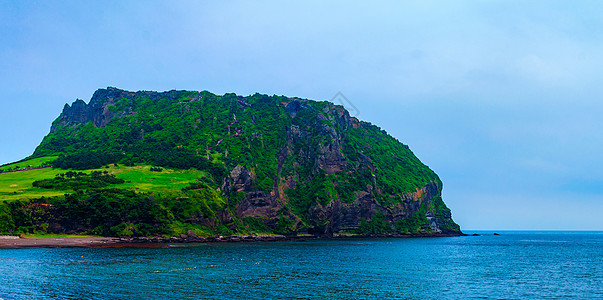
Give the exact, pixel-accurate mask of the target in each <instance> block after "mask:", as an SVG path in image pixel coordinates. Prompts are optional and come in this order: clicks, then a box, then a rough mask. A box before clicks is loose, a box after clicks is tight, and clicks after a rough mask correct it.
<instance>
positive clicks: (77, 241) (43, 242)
mask: <svg viewBox="0 0 603 300" xmlns="http://www.w3.org/2000/svg"><path fill="white" fill-rule="evenodd" d="M119 241H120V240H119V239H116V238H106V237H68V238H46V239H35V238H32V239H29V238H23V239H22V238H0V248H67V247H107V246H112V245H116V244H118V243H119Z"/></svg>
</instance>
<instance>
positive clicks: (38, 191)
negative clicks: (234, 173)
mask: <svg viewBox="0 0 603 300" xmlns="http://www.w3.org/2000/svg"><path fill="white" fill-rule="evenodd" d="M44 159H49V160H52V159H54V158H42V159H36V160H32V161H33V163H39V164H41V163H43V162H45V161H44ZM46 161H48V160H46ZM25 163H30V164H32V165H33V163H31V162H30V161H27V162H23V163H18V164H17V165H19V166H21V165H22V164H25ZM150 168H151V166H148V165H139V166H134V167H127V166H113V165H111V166H110V167H108V168H101V169H95V170H97V171H108V172H109V173H112V174H115V176H116V177H117V178H121V179H124V180H125V181H126V182H125V183H122V184H116V185H112V186H111V187H116V188H123V189H133V190H136V191H138V192H166V191H179V190H181V189H182V188H184V187H186V186H187V185H188V184H189V183H191V182H194V181H196V180H197V179H198V178H201V177H204V176H206V173H205V172H202V171H198V170H195V169H191V170H173V169H163V171H161V172H151V170H150ZM91 171H93V170H86V171H83V172H86V173H89V172H91ZM65 172H67V170H61V169H54V168H46V169H39V170H28V171H21V172H12V173H0V202H1V201H13V200H22V199H34V198H40V197H53V196H61V195H64V194H66V193H71V192H73V191H72V190H54V189H42V188H34V187H33V186H32V183H33V182H34V181H36V180H42V179H48V178H54V176H55V175H56V174H59V173H65ZM78 172H79V171H78Z"/></svg>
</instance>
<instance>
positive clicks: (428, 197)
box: [34, 88, 460, 235]
mask: <svg viewBox="0 0 603 300" xmlns="http://www.w3.org/2000/svg"><path fill="white" fill-rule="evenodd" d="M92 125H93V128H91V127H90V126H92ZM86 153H95V155H99V154H98V153H104V154H107V155H108V154H111V155H109V156H107V157H109V158H107V160H106V161H105V162H109V161H110V160H115V161H121V162H123V161H124V160H125V161H127V160H134V161H144V162H147V163H151V164H156V165H164V166H171V167H178V166H181V165H179V161H178V160H177V159H176V158H175V157H180V156H182V155H184V154H182V153H185V154H186V155H189V156H186V157H188V158H187V159H189V160H188V161H191V160H190V159H191V158H190V157H193V158H192V161H194V163H195V164H194V166H195V167H197V168H201V169H203V168H206V169H207V170H208V172H209V173H211V174H213V175H212V176H211V177H209V179H208V180H207V182H210V183H209V184H213V186H214V187H215V188H216V189H217V190H218V191H219V192H220V194H221V195H222V197H224V199H225V202H226V203H228V204H229V207H230V208H224V209H223V210H220V211H218V212H217V213H216V214H215V216H214V217H213V219H211V218H209V219H208V218H205V217H201V216H200V217H199V218H198V219H197V220H196V222H201V223H207V224H210V225H211V224H212V223H216V222H220V223H223V224H233V222H234V221H233V220H236V219H240V218H246V217H253V218H257V219H259V220H261V222H263V223H264V224H265V225H266V226H268V227H270V228H275V227H278V226H281V227H282V226H286V227H287V228H289V229H290V230H292V231H296V232H309V233H313V234H327V235H330V234H335V233H345V232H350V233H352V232H357V233H404V232H435V233H460V229H459V227H458V225H456V224H455V223H454V221H453V220H452V218H451V213H450V210H449V209H448V208H447V207H446V206H445V204H444V203H443V202H442V199H441V190H442V184H441V181H440V180H439V178H438V177H437V175H436V174H435V173H434V172H433V171H431V170H430V169H429V168H428V167H426V166H425V165H423V164H422V163H421V162H420V161H419V160H418V159H417V158H416V157H415V156H414V154H413V153H412V152H411V151H410V150H409V149H408V147H407V146H406V145H403V144H402V143H400V142H398V141H397V140H395V139H394V138H392V137H391V136H389V135H388V134H387V133H385V131H383V130H381V129H379V128H378V127H376V126H374V125H372V124H370V123H366V122H361V121H359V120H357V119H355V118H352V117H350V115H349V113H348V112H347V111H346V110H345V109H344V108H343V107H341V106H336V105H333V104H332V103H328V102H316V101H310V100H303V99H298V98H287V97H276V96H273V97H268V96H265V95H259V94H256V95H253V96H249V97H240V96H236V95H234V94H226V95H224V96H216V95H213V94H211V93H207V92H201V93H198V92H185V91H170V92H164V93H157V92H144V91H143V92H136V93H133V92H128V91H123V90H119V89H115V88H107V89H101V90H98V91H97V92H95V93H94V95H93V97H92V99H91V100H90V102H89V103H88V104H86V103H84V102H83V101H82V100H76V101H75V102H74V103H73V104H72V105H71V106H70V105H65V108H64V109H63V113H62V114H61V115H60V116H59V118H58V119H57V120H56V121H55V122H54V123H53V126H52V128H51V133H50V134H49V135H48V136H47V137H46V138H45V139H44V141H43V142H42V144H41V145H40V146H39V147H38V149H36V152H35V153H34V155H37V156H41V155H48V154H63V155H65V156H66V157H67V161H68V158H69V157H77V156H78V155H80V156H81V155H82V154H84V156H85V154H86ZM190 166H192V165H188V166H186V165H184V167H190ZM198 166H201V167H198ZM220 170H224V171H220ZM283 224H285V225H283ZM384 224H385V225H384Z"/></svg>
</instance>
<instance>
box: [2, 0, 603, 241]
mask: <svg viewBox="0 0 603 300" xmlns="http://www.w3.org/2000/svg"><path fill="white" fill-rule="evenodd" d="M602 9H603V3H601V2H600V1H550V0H549V1H511V0H505V1H478V0H475V1H444V0H442V1H424V0H421V1H391V2H388V1H381V2H379V1H365V2H351V1H333V2H327V3H324V2H323V1H316V2H308V1H299V2H278V1H274V2H273V1H260V2H249V1H246V2H243V1H241V2H238V1H234V2H233V1H220V2H200V1H191V2H187V1H170V2H167V1H166V2H155V1H148V0H145V1H5V0H0V105H1V109H0V164H2V163H8V162H12V161H15V160H18V159H21V158H23V157H26V156H28V155H30V154H31V153H32V151H33V149H34V148H35V147H36V146H37V144H38V143H39V142H40V141H41V140H42V138H43V137H44V135H46V134H47V133H48V131H49V129H50V124H51V122H52V121H53V120H54V119H55V118H56V117H57V116H58V115H59V114H60V112H61V109H62V107H63V105H64V104H65V103H67V102H72V101H74V100H75V99H76V98H81V99H84V100H85V101H88V100H89V99H90V97H91V96H92V93H93V92H94V91H95V90H96V89H98V88H104V87H107V86H115V87H119V88H122V89H127V90H133V91H136V90H158V91H163V90H170V89H186V90H208V91H210V92H213V93H216V94H223V93H227V92H235V93H237V94H240V95H249V94H253V93H255V92H260V93H265V94H270V95H272V94H277V95H287V96H298V97H303V98H309V99H316V100H330V99H331V98H332V97H333V96H334V95H335V94H336V93H337V92H341V93H343V94H344V95H345V96H346V97H347V99H349V100H350V101H351V102H352V103H353V104H354V106H355V107H356V108H357V109H358V111H359V115H358V117H359V118H360V119H362V120H365V121H369V122H371V123H373V124H376V125H378V126H380V127H382V128H383V129H385V130H386V131H387V132H389V133H390V134H392V135H393V136H395V137H396V138H398V139H399V140H400V141H402V142H403V143H405V144H408V145H409V146H410V147H411V149H412V150H413V152H414V153H415V154H416V155H417V156H418V157H419V158H420V159H421V160H422V161H423V162H424V163H425V164H427V165H428V166H430V167H431V168H432V169H433V170H434V171H436V173H438V174H439V176H440V177H441V179H442V181H443V182H444V200H445V202H446V203H447V204H448V206H449V207H450V208H451V209H452V211H453V217H454V219H455V220H456V221H457V223H459V224H460V225H461V227H462V228H463V229H495V230H501V229H530V230H546V229H565V230H574V229H575V230H603V218H602V217H601V216H603V201H602V200H603V198H602V196H603V156H602V155H601V154H602V153H603V117H602V116H603V101H602V99H601V95H602V92H603V84H601V82H602V79H603V18H601V17H600V12H601V10H602Z"/></svg>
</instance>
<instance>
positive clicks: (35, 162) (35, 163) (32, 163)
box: [0, 156, 57, 170]
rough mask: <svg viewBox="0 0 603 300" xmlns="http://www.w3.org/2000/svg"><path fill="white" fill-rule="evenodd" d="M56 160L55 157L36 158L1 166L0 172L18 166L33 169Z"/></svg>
mask: <svg viewBox="0 0 603 300" xmlns="http://www.w3.org/2000/svg"><path fill="white" fill-rule="evenodd" d="M56 158H57V156H45V157H38V158H34V159H29V160H26V161H22V162H19V163H12V164H8V165H6V166H2V167H0V170H8V169H12V168H14V167H16V166H19V167H20V168H35V167H39V166H41V165H43V164H45V163H47V162H51V161H53V160H55V159H56Z"/></svg>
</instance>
